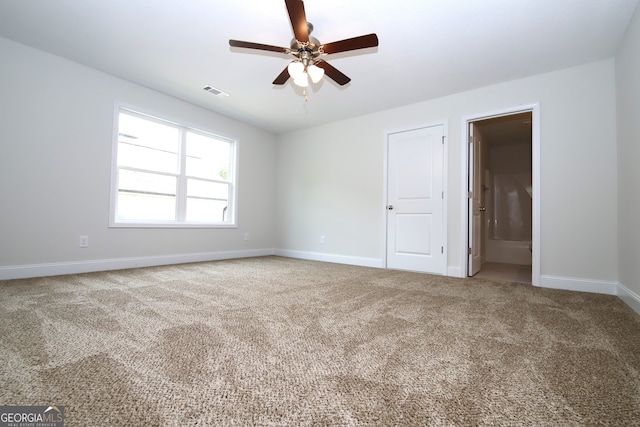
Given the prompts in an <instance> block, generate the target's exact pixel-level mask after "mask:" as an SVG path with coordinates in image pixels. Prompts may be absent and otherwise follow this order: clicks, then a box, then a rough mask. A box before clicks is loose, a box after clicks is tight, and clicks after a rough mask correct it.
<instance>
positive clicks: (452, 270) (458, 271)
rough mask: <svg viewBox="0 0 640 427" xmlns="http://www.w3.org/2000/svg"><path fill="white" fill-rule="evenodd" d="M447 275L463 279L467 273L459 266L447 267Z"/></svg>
mask: <svg viewBox="0 0 640 427" xmlns="http://www.w3.org/2000/svg"><path fill="white" fill-rule="evenodd" d="M447 276H449V277H459V278H461V279H464V278H465V277H467V274H466V273H465V272H464V271H463V270H462V268H460V267H447Z"/></svg>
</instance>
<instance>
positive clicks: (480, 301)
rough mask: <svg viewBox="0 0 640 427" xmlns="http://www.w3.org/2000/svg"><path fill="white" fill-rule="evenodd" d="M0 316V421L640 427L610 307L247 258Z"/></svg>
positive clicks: (18, 287) (3, 292) (627, 347)
mask: <svg viewBox="0 0 640 427" xmlns="http://www.w3.org/2000/svg"><path fill="white" fill-rule="evenodd" d="M0 301H2V304H1V307H0V322H1V323H0V342H1V343H2V345H1V346H0V360H1V362H2V363H1V365H0V380H1V383H0V384H1V388H0V404H2V405H52V404H56V405H63V406H65V426H67V427H71V426H224V425H270V426H285V425H286V426H290V425H291V426H296V425H319V426H320V425H331V426H340V425H398V426H399V425H460V426H467V425H531V426H534V425H535V426H545V425H554V426H555V425H563V426H569V425H617V426H629V425H640V316H638V314H636V313H635V312H633V311H632V310H631V309H630V308H629V307H627V306H626V305H625V304H624V303H623V302H622V301H620V300H619V299H618V298H616V297H613V296H605V295H597V294H586V293H578V292H567V291H557V290H549V289H539V288H535V287H531V286H527V285H522V284H515V283H506V282H491V281H487V280H482V279H466V280H462V279H452V278H442V277H436V276H430V275H424V274H416V273H408V272H397V271H389V270H380V269H373V268H362V267H354V266H346V265H336V264H328V263H318V262H311V261H301V260H293V259H287V258H278V257H265V258H252V259H244V260H231V261H220V262H210V263H199V264H189V265H179V266H167V267H154V268H144V269H137V270H125V271H115V272H103V273H91V274H80V275H70V276H60V277H50V278H39V279H28V280H13V281H5V282H0Z"/></svg>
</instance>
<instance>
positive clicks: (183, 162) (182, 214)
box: [176, 128, 187, 221]
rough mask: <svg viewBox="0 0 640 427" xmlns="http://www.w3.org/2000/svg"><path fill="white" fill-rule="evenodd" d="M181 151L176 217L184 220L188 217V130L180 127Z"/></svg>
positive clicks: (179, 156)
mask: <svg viewBox="0 0 640 427" xmlns="http://www.w3.org/2000/svg"><path fill="white" fill-rule="evenodd" d="M179 147H180V153H179V155H178V161H179V162H180V164H179V168H178V171H179V174H178V183H177V185H178V188H177V193H176V194H177V196H176V219H177V220H178V221H184V220H185V219H186V218H187V177H186V170H187V130H186V129H185V128H180V146H179Z"/></svg>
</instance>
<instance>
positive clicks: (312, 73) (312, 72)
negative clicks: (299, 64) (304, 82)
mask: <svg viewBox="0 0 640 427" xmlns="http://www.w3.org/2000/svg"><path fill="white" fill-rule="evenodd" d="M307 74H309V77H311V81H312V82H314V83H318V82H319V81H320V80H322V76H324V69H323V68H320V67H318V66H317V65H309V66H308V67H307Z"/></svg>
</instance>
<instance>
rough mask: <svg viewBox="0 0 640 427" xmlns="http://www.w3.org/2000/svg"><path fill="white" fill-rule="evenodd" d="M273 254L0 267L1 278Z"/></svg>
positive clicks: (206, 254)
mask: <svg viewBox="0 0 640 427" xmlns="http://www.w3.org/2000/svg"><path fill="white" fill-rule="evenodd" d="M273 254H274V251H273V249H251V250H239V251H221V252H201V253H191V254H175V255H159V256H146V257H132V258H113V259H98V260H89V261H70V262H57V263H47V264H31V265H13V266H4V267H0V280H10V279H25V278H30V277H44V276H59V275H63V274H79V273H91V272H96V271H107V270H123V269H126V268H139V267H154V266H158V265H169V264H185V263H190V262H203V261H218V260H223V259H233V258H251V257H258V256H268V255H273Z"/></svg>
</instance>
